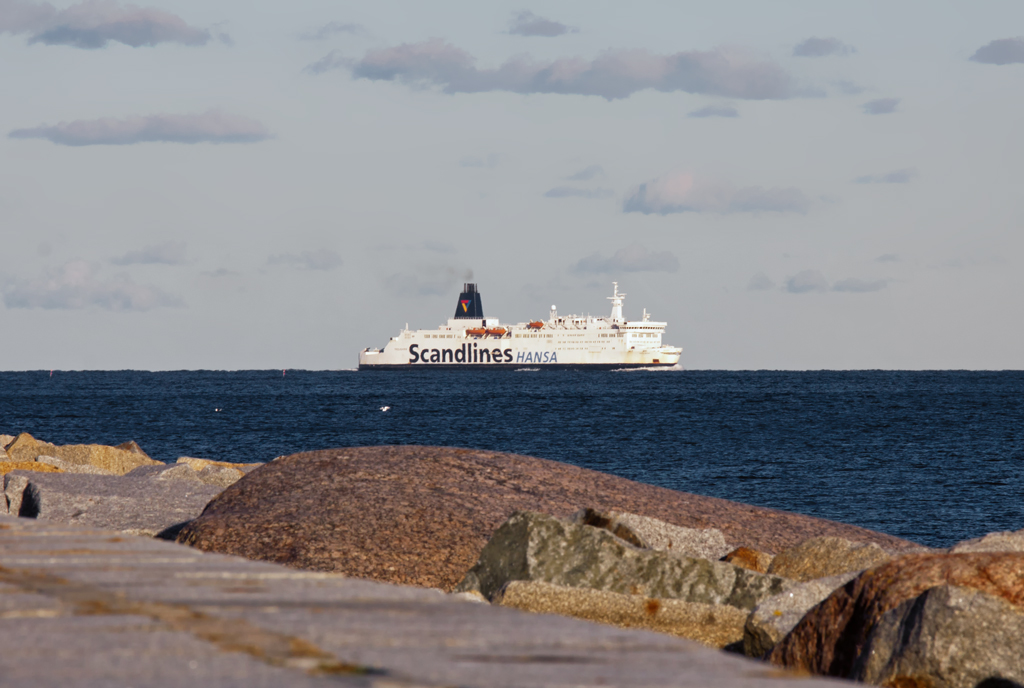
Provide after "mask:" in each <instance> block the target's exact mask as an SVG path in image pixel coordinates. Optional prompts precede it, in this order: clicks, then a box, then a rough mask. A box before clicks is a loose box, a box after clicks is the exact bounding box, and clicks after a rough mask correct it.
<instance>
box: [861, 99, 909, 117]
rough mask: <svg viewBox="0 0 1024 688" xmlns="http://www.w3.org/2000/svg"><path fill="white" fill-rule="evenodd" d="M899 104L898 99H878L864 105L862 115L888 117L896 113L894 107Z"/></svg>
mask: <svg viewBox="0 0 1024 688" xmlns="http://www.w3.org/2000/svg"><path fill="white" fill-rule="evenodd" d="M899 104H900V99H899V98H878V99H876V100H869V101H868V102H866V103H864V106H863V107H864V114H866V115H888V114H889V113H892V112H896V106H897V105H899Z"/></svg>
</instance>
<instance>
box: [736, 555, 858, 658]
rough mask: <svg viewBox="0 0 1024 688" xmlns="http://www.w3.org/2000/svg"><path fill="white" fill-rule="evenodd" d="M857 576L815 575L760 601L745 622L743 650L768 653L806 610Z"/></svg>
mask: <svg viewBox="0 0 1024 688" xmlns="http://www.w3.org/2000/svg"><path fill="white" fill-rule="evenodd" d="M856 577H857V573H856V572H854V573H840V574H839V575H838V576H829V577H828V578H816V579H814V580H811V581H807V582H806V583H800V584H799V585H797V586H796V587H793V588H790V589H789V590H787V591H785V592H783V593H780V594H778V595H773V596H772V597H769V598H768V599H766V600H764V601H762V602H761V603H760V604H758V605H757V606H756V607H754V611H752V612H750V616H748V617H747V619H746V623H745V624H744V627H743V654H745V655H747V656H748V657H758V658H761V657H764V656H765V655H767V654H768V653H769V652H771V651H772V648H774V647H775V646H776V645H777V644H778V643H779V641H780V640H782V639H783V638H785V637H786V634H787V633H789V632H790V631H791V630H793V627H794V626H796V625H797V624H798V623H800V619H802V618H804V614H806V613H807V612H808V610H810V609H811V608H812V607H814V605H816V604H818V603H819V602H821V601H822V600H824V599H825V598H826V597H828V596H829V595H831V594H832V593H833V592H834V591H835V590H836V589H837V588H839V587H841V586H843V585H846V584H847V583H848V582H850V581H851V580H853V579H854V578H856Z"/></svg>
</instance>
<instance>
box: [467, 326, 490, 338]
mask: <svg viewBox="0 0 1024 688" xmlns="http://www.w3.org/2000/svg"><path fill="white" fill-rule="evenodd" d="M466 334H471V335H473V336H474V337H482V336H484V335H485V334H487V330H485V329H484V328H482V327H472V328H470V329H468V330H466Z"/></svg>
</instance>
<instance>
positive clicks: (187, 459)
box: [177, 456, 263, 475]
mask: <svg viewBox="0 0 1024 688" xmlns="http://www.w3.org/2000/svg"><path fill="white" fill-rule="evenodd" d="M177 463H184V464H188V465H189V466H191V467H192V470H194V471H196V472H197V473H198V472H200V471H202V470H203V469H205V468H214V467H216V468H229V469H231V470H235V471H238V472H239V473H240V474H242V475H245V474H246V473H249V472H251V471H254V470H256V469H257V468H259V467H260V466H262V465H263V464H262V463H231V462H230V461H214V460H213V459H198V458H196V457H194V456H179V457H178V461H177Z"/></svg>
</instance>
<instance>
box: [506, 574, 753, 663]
mask: <svg viewBox="0 0 1024 688" xmlns="http://www.w3.org/2000/svg"><path fill="white" fill-rule="evenodd" d="M494 603H495V604H500V605H501V606H503V607H514V608H515V609H522V610H523V611H528V612H538V613H541V614H558V615H560V616H571V617H575V618H577V619H586V620H587V621H595V622H597V623H603V624H608V625H611V626H618V627H620V628H645V629H648V630H651V631H658V632H659V633H668V634H669V635H674V636H678V637H680V638H689V639H690V640H696V641H697V642H699V643H702V644H704V645H708V646H710V647H718V648H722V647H725V646H726V645H731V644H732V643H735V642H737V641H739V640H741V639H742V638H743V622H744V621H745V620H746V616H747V614H746V612H744V611H743V610H740V609H737V608H735V607H730V606H728V605H712V604H697V603H693V602H684V601H682V600H674V599H655V598H650V597H644V596H642V595H621V594H619V593H614V592H608V591H606V590H590V589H586V588H573V587H564V586H559V585H552V584H551V583H542V582H539V581H512V582H511V583H509V584H508V585H506V586H505V587H504V588H502V590H501V591H500V592H499V593H498V594H497V595H496V596H495V599H494Z"/></svg>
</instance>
